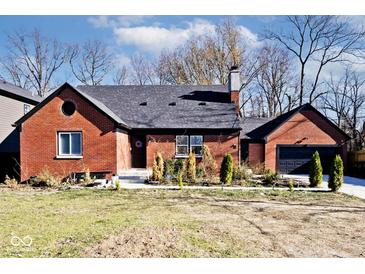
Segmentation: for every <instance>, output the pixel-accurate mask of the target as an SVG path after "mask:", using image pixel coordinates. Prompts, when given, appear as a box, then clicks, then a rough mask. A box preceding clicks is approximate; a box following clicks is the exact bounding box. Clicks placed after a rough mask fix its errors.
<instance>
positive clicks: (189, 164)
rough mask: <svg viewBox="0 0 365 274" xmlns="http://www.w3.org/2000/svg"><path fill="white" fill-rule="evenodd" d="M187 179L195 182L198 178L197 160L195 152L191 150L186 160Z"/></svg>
mask: <svg viewBox="0 0 365 274" xmlns="http://www.w3.org/2000/svg"><path fill="white" fill-rule="evenodd" d="M186 179H187V180H188V181H189V182H192V183H195V180H196V160H195V154H194V153H192V152H190V154H189V158H188V159H187V160H186Z"/></svg>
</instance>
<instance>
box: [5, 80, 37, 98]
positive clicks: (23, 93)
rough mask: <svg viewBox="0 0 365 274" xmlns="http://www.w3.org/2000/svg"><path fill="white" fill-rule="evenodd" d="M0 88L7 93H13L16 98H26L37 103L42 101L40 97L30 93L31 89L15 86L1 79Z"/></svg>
mask: <svg viewBox="0 0 365 274" xmlns="http://www.w3.org/2000/svg"><path fill="white" fill-rule="evenodd" d="M0 90H1V91H4V92H6V93H8V94H9V95H14V96H16V97H17V98H23V99H28V100H30V101H33V102H34V103H39V102H41V101H42V97H40V96H38V95H36V94H32V92H31V91H29V90H26V89H23V88H21V87H18V86H15V85H13V84H10V83H8V82H5V81H3V80H0Z"/></svg>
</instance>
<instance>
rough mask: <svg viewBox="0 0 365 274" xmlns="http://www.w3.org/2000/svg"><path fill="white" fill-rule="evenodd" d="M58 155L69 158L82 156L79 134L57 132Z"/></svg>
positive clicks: (80, 136)
mask: <svg viewBox="0 0 365 274" xmlns="http://www.w3.org/2000/svg"><path fill="white" fill-rule="evenodd" d="M58 155H59V156H71V157H72V156H82V134H81V132H59V133H58Z"/></svg>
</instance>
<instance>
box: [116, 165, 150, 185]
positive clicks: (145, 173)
mask: <svg viewBox="0 0 365 274" xmlns="http://www.w3.org/2000/svg"><path fill="white" fill-rule="evenodd" d="M151 174H152V171H151V170H149V169H146V168H131V169H125V170H121V171H119V172H118V177H119V180H121V181H122V182H129V183H143V182H144V181H145V180H146V179H148V177H150V176H151Z"/></svg>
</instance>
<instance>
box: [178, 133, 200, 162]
mask: <svg viewBox="0 0 365 274" xmlns="http://www.w3.org/2000/svg"><path fill="white" fill-rule="evenodd" d="M202 148H203V136H201V135H191V136H189V135H177V136H176V156H177V157H187V156H188V155H189V153H190V152H193V153H194V154H195V155H196V156H201V154H202Z"/></svg>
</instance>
